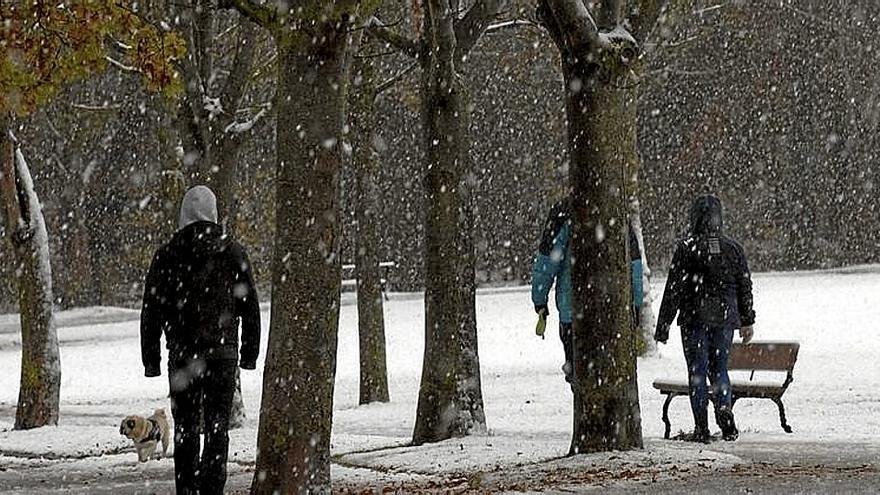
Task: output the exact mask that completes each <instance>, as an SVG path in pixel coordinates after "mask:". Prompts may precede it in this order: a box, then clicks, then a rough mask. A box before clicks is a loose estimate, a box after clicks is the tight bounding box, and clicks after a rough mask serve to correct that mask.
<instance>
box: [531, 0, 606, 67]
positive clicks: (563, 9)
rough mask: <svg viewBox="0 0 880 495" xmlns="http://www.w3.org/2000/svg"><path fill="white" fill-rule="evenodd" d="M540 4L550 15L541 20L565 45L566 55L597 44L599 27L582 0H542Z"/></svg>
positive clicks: (576, 54)
mask: <svg viewBox="0 0 880 495" xmlns="http://www.w3.org/2000/svg"><path fill="white" fill-rule="evenodd" d="M542 4H543V5H544V6H545V7H546V9H544V10H545V12H544V15H545V16H549V17H550V18H549V19H547V18H545V19H543V21H544V22H545V25H546V27H547V28H548V30H550V31H551V35H552V36H553V37H554V39H556V38H558V41H562V42H563V43H564V46H565V47H567V49H568V51H569V52H570V53H568V54H567V55H569V56H578V55H581V54H586V53H589V52H590V51H591V50H592V49H593V48H594V47H595V46H597V44H598V42H599V27H598V26H597V25H596V21H595V20H593V16H592V15H591V14H590V11H589V9H587V6H586V5H585V4H584V2H583V0H543V1H542ZM550 23H552V25H551V24H550ZM558 41H557V44H558ZM560 48H561V46H560Z"/></svg>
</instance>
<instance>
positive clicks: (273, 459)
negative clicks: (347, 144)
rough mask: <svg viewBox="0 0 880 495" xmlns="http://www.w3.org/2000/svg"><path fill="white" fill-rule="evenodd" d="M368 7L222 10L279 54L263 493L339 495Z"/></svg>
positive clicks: (242, 6) (244, 0)
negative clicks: (346, 231) (264, 34)
mask: <svg viewBox="0 0 880 495" xmlns="http://www.w3.org/2000/svg"><path fill="white" fill-rule="evenodd" d="M361 3H362V2H360V1H357V0H337V1H328V2H319V1H316V0H312V1H308V2H298V3H296V4H295V5H294V4H287V3H282V2H279V3H277V4H276V3H274V2H269V3H265V4H263V3H259V2H256V1H253V0H223V1H222V2H221V6H223V7H232V8H235V9H237V10H238V11H239V12H240V13H241V14H243V15H245V16H246V17H248V18H249V19H250V20H251V21H253V22H255V23H256V24H258V25H259V26H262V27H263V28H265V29H266V30H267V31H269V33H271V34H272V36H273V38H274V39H275V44H276V49H277V54H278V55H277V64H276V65H277V81H276V93H275V104H274V105H273V106H274V108H275V114H276V143H275V145H276V193H275V194H276V238H275V254H274V266H273V270H272V272H273V275H272V317H271V318H272V319H271V327H270V329H269V347H268V353H267V356H266V365H265V368H264V371H263V398H262V405H261V407H260V430H259V436H258V440H257V464H256V468H255V474H254V481H253V485H252V488H251V491H252V493H257V494H263V493H265V494H271V493H279V492H281V493H326V492H329V490H330V432H331V429H332V424H333V387H334V378H335V375H336V343H337V332H338V327H339V290H340V261H339V240H340V236H341V221H342V220H341V211H340V204H339V196H340V187H339V184H340V172H341V170H342V162H343V152H342V148H343V147H342V140H343V122H344V120H345V108H346V98H347V89H348V76H349V73H348V72H349V71H348V68H349V67H348V64H349V63H350V59H351V46H352V43H351V30H352V27H353V26H352V24H353V22H354V21H355V19H356V18H357V16H358V15H359V14H360V12H359V10H360V8H361V7H362V5H361Z"/></svg>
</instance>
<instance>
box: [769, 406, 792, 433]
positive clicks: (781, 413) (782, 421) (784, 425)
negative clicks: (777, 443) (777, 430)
mask: <svg viewBox="0 0 880 495" xmlns="http://www.w3.org/2000/svg"><path fill="white" fill-rule="evenodd" d="M772 400H773V402H775V403H776V407H778V408H779V423H780V424H781V425H782V429H783V430H785V432H786V433H791V426H788V422H787V421H786V420H785V406H783V405H782V398H780V397H774V398H773V399H772Z"/></svg>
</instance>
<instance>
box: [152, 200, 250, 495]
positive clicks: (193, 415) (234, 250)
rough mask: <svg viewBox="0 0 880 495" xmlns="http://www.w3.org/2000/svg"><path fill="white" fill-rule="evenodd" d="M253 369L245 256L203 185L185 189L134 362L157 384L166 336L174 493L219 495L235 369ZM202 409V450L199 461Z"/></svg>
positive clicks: (160, 256)
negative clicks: (220, 220)
mask: <svg viewBox="0 0 880 495" xmlns="http://www.w3.org/2000/svg"><path fill="white" fill-rule="evenodd" d="M239 322H240V323H241V358H240V366H241V368H243V369H249V370H252V369H255V368H256V362H257V355H258V354H259V346H260V306H259V303H258V300H257V291H256V288H255V287H254V281H253V276H252V273H251V265H250V261H249V260H248V257H247V254H246V253H245V250H244V248H243V247H242V246H241V245H239V244H238V243H237V242H235V241H233V240H232V239H231V238H229V237H228V236H226V235H224V233H223V229H222V227H221V226H220V225H218V224H217V201H216V198H215V197H214V193H213V192H211V190H210V189H208V188H207V187H205V186H196V187H193V188H192V189H190V190H189V191H187V193H186V195H185V196H184V198H183V203H182V205H181V208H180V220H179V230H178V231H177V232H176V233H175V234H174V236H173V237H172V239H171V241H170V242H169V243H168V244H166V245H164V246H162V247H161V248H160V249H159V250H158V251H157V252H156V255H155V257H154V258H153V262H152V265H151V266H150V271H149V273H148V275H147V280H146V284H145V287H144V299H143V309H142V311H141V357H142V359H143V365H144V370H145V374H146V376H149V377H152V376H159V375H160V374H161V372H160V369H159V364H160V359H161V354H160V339H161V336H162V334H163V333H164V334H165V340H166V347H167V348H168V375H169V378H168V379H169V385H170V394H169V395H170V397H171V413H172V416H173V417H174V472H175V485H176V488H177V493H178V494H195V493H201V494H203V495H204V494H214V493H217V494H219V493H223V487H224V486H225V484H226V458H227V455H228V446H229V437H228V434H227V431H228V429H229V415H230V409H231V407H232V397H233V393H234V390H235V366H236V362H237V361H239V356H238V355H239V339H238V332H239ZM202 409H204V425H205V429H204V434H205V448H204V452H202V455H201V459H200V458H199V450H200V445H199V443H200V439H199V426H200V424H199V423H200V416H201V410H202Z"/></svg>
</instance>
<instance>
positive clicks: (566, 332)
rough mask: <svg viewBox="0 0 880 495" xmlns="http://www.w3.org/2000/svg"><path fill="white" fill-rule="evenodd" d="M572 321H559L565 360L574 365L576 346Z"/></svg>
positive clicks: (560, 338)
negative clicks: (573, 341) (573, 338)
mask: <svg viewBox="0 0 880 495" xmlns="http://www.w3.org/2000/svg"><path fill="white" fill-rule="evenodd" d="M572 335H573V333H572V329H571V322H569V323H563V322H559V340H561V341H562V350H563V351H564V352H565V362H566V363H571V364H572V366H574V347H573V344H572Z"/></svg>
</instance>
